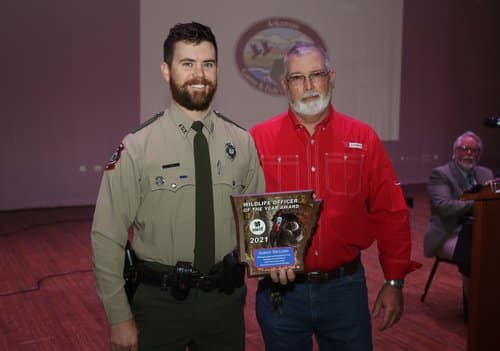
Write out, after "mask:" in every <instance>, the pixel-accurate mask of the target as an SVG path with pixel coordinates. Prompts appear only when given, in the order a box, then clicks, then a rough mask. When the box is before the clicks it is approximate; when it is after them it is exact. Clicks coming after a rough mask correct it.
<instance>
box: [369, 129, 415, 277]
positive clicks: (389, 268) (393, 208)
mask: <svg viewBox="0 0 500 351" xmlns="http://www.w3.org/2000/svg"><path fill="white" fill-rule="evenodd" d="M370 144H371V146H372V148H371V149H372V150H373V152H372V153H371V155H370V156H369V158H370V159H369V160H368V161H369V164H368V167H369V171H370V177H369V178H370V179H369V189H370V190H369V200H368V204H367V206H368V210H369V213H370V219H371V221H372V224H373V228H374V235H375V238H376V240H377V245H378V251H379V260H380V263H381V265H382V269H383V271H384V275H385V278H386V279H403V278H404V277H405V275H406V274H408V273H410V272H412V271H414V270H416V269H418V268H420V267H421V266H422V265H421V264H420V263H418V262H414V261H412V260H411V259H410V256H411V234H410V224H409V212H408V207H407V206H406V202H405V199H404V196H403V192H402V189H401V184H400V182H399V181H398V179H397V177H396V173H395V171H394V168H393V167H392V164H391V161H390V159H389V157H388V155H387V153H386V151H385V148H384V146H383V144H382V142H381V141H380V139H379V138H378V137H377V136H376V135H375V134H373V136H372V140H371V143H370Z"/></svg>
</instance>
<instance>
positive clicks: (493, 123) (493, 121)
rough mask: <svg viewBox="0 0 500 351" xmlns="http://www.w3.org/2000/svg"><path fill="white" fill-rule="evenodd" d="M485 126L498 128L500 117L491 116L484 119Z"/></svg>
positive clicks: (499, 126)
mask: <svg viewBox="0 0 500 351" xmlns="http://www.w3.org/2000/svg"><path fill="white" fill-rule="evenodd" d="M484 125H485V127H488V128H500V117H497V116H491V117H488V118H486V119H485V120H484Z"/></svg>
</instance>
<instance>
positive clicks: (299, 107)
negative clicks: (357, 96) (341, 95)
mask: <svg viewBox="0 0 500 351" xmlns="http://www.w3.org/2000/svg"><path fill="white" fill-rule="evenodd" d="M314 96H317V97H319V98H318V99H315V100H313V101H310V102H303V101H302V100H303V99H306V98H309V97H314ZM331 99H332V89H331V87H330V88H329V89H328V94H326V95H321V94H320V93H319V92H317V91H314V90H312V91H306V92H305V94H304V95H302V96H301V97H300V99H299V100H298V101H296V102H295V103H292V100H291V97H290V93H289V94H288V102H289V103H290V106H291V107H292V110H293V111H295V112H296V113H297V114H299V115H302V116H316V115H318V114H320V113H321V112H323V111H324V110H325V109H326V108H327V107H328V106H329V105H330V101H331Z"/></svg>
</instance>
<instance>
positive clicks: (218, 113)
mask: <svg viewBox="0 0 500 351" xmlns="http://www.w3.org/2000/svg"><path fill="white" fill-rule="evenodd" d="M214 113H215V114H216V115H217V117H219V118H221V119H223V120H224V121H226V122H228V123H231V124H233V125H235V126H236V127H238V128H240V129H243V130H244V131H246V129H245V128H243V127H242V126H240V125H239V124H238V123H236V122H235V121H233V120H232V119H230V118H229V117H226V116H224V115H223V114H222V113H221V112H220V111H217V110H214Z"/></svg>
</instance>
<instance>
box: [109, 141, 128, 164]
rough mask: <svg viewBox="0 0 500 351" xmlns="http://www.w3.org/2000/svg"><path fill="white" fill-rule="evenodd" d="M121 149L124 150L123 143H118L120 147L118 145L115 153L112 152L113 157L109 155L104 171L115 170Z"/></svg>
mask: <svg viewBox="0 0 500 351" xmlns="http://www.w3.org/2000/svg"><path fill="white" fill-rule="evenodd" d="M123 149H125V146H124V145H123V143H120V145H118V147H117V148H116V150H115V152H113V155H111V157H110V159H109V161H108V163H107V164H106V171H110V170H112V169H115V166H116V163H117V162H118V161H119V160H120V157H121V155H122V151H123Z"/></svg>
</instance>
